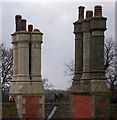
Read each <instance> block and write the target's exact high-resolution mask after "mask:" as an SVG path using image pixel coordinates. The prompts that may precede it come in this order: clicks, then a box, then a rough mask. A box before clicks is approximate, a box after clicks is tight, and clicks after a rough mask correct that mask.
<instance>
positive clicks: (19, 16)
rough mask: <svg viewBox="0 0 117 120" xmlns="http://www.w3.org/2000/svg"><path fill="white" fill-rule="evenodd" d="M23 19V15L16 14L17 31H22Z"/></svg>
mask: <svg viewBox="0 0 117 120" xmlns="http://www.w3.org/2000/svg"><path fill="white" fill-rule="evenodd" d="M21 19H22V16H21V15H16V16H15V22H16V31H20V30H21Z"/></svg>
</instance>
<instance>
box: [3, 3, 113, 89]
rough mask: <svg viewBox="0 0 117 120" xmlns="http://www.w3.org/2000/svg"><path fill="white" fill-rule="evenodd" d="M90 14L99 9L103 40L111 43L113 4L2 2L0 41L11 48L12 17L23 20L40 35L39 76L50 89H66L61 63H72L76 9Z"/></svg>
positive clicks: (13, 25) (13, 22)
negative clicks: (104, 19)
mask: <svg viewBox="0 0 117 120" xmlns="http://www.w3.org/2000/svg"><path fill="white" fill-rule="evenodd" d="M80 5H83V6H85V12H86V10H94V6H95V5H102V7H103V16H104V17H107V31H106V32H105V37H107V38H110V37H112V38H113V39H115V27H114V26H115V3H114V2H113V3H111V2H109V3H107V2H104V3H91V2H87V3H81V2H80V3H79V2H37V3H36V2H32V3H28V2H19V3H18V2H17V3H15V2H10V3H8V2H5V3H2V41H3V42H4V43H6V44H7V46H8V47H12V44H11V33H13V32H14V31H15V21H14V18H15V15H17V14H20V15H22V17H23V18H25V19H27V24H33V25H34V28H38V29H40V31H41V32H43V33H44V36H43V44H42V76H43V77H47V78H48V80H49V82H50V83H52V84H53V85H54V88H59V89H66V88H68V87H69V82H68V79H69V78H68V77H66V76H65V75H64V71H65V66H64V63H69V62H70V61H71V60H74V46H75V45H74V34H73V28H74V26H73V22H75V21H76V20H77V19H78V6H80Z"/></svg>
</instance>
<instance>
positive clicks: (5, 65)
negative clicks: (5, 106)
mask: <svg viewBox="0 0 117 120" xmlns="http://www.w3.org/2000/svg"><path fill="white" fill-rule="evenodd" d="M0 56H1V62H2V66H1V73H0V75H1V76H0V77H1V84H2V90H3V92H5V91H6V90H9V87H10V83H11V80H12V74H13V71H12V66H13V52H12V49H11V48H9V49H7V48H6V46H5V44H1V45H0Z"/></svg>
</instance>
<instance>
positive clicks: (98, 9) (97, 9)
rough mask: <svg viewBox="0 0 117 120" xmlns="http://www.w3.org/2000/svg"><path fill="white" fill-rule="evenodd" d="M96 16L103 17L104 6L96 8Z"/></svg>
mask: <svg viewBox="0 0 117 120" xmlns="http://www.w3.org/2000/svg"><path fill="white" fill-rule="evenodd" d="M94 16H102V6H101V5H96V6H95V13H94Z"/></svg>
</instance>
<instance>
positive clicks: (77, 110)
mask: <svg viewBox="0 0 117 120" xmlns="http://www.w3.org/2000/svg"><path fill="white" fill-rule="evenodd" d="M92 99H93V96H91V95H72V101H73V107H72V112H73V113H74V117H73V118H91V114H92V112H93V109H92V107H91V102H92Z"/></svg>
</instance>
